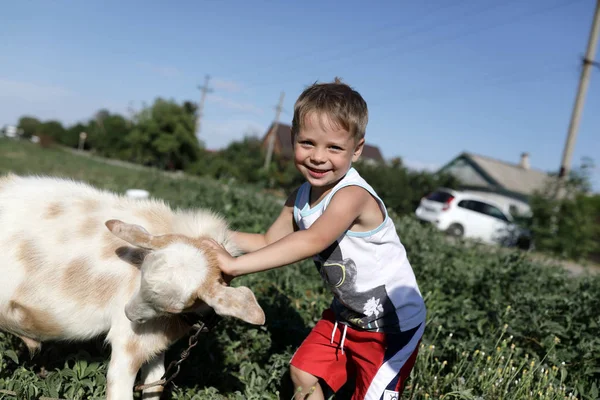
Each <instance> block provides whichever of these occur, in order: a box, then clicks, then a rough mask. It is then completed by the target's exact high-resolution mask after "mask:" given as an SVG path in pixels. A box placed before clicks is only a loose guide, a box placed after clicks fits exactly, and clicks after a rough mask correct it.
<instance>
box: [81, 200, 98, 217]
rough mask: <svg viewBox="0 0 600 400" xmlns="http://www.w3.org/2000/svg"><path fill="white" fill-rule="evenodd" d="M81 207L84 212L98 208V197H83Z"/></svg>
mask: <svg viewBox="0 0 600 400" xmlns="http://www.w3.org/2000/svg"><path fill="white" fill-rule="evenodd" d="M81 208H82V209H83V211H84V212H85V213H87V214H89V213H92V212H94V211H96V210H98V208H100V202H99V201H98V199H93V198H89V199H83V200H82V202H81Z"/></svg>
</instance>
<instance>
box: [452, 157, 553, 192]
mask: <svg viewBox="0 0 600 400" xmlns="http://www.w3.org/2000/svg"><path fill="white" fill-rule="evenodd" d="M462 156H464V157H466V158H468V159H470V160H471V161H472V162H473V163H475V164H476V165H477V166H479V168H480V169H481V170H483V172H484V173H485V174H487V175H488V177H487V178H491V179H492V180H493V181H495V183H496V184H497V185H499V186H501V187H503V188H504V189H506V190H509V191H511V192H516V193H522V194H524V195H531V194H533V192H534V191H536V190H541V189H543V188H544V186H545V185H546V183H547V180H548V178H549V175H548V174H547V173H546V172H544V171H541V170H538V169H533V168H523V167H522V166H520V165H519V164H513V163H509V162H506V161H501V160H496V159H494V158H490V157H486V156H482V155H478V154H473V153H466V152H465V153H463V154H462ZM488 180H489V179H488Z"/></svg>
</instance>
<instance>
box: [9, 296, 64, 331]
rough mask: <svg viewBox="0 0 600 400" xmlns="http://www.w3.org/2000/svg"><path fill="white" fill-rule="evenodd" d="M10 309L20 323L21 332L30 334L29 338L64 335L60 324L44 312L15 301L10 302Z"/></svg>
mask: <svg viewBox="0 0 600 400" xmlns="http://www.w3.org/2000/svg"><path fill="white" fill-rule="evenodd" d="M8 307H9V310H10V311H11V312H12V313H13V315H14V316H15V319H16V320H17V321H18V325H19V327H20V328H21V330H22V331H23V332H26V333H28V334H29V335H28V336H32V337H38V338H55V337H58V336H60V334H61V333H62V329H61V328H60V324H58V323H57V322H56V321H54V320H53V319H52V316H51V315H50V314H47V313H45V312H44V311H42V310H39V309H35V308H33V307H29V306H25V305H23V304H20V303H18V302H17V301H14V300H11V301H9V302H8Z"/></svg>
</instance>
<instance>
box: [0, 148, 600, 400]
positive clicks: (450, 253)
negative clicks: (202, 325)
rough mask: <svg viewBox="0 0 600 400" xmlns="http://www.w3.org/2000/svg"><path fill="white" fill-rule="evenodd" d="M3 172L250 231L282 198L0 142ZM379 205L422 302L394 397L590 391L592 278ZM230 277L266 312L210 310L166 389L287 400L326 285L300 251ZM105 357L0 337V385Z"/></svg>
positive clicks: (39, 385)
mask: <svg viewBox="0 0 600 400" xmlns="http://www.w3.org/2000/svg"><path fill="white" fill-rule="evenodd" d="M32 160H35V161H32ZM7 171H13V172H15V173H19V174H32V173H44V174H51V175H59V176H68V177H72V178H75V179H82V180H85V181H88V182H91V183H93V184H95V185H98V186H99V187H102V188H107V189H111V190H115V191H117V192H120V193H122V192H123V191H124V190H126V189H127V188H131V187H138V188H145V189H147V190H149V191H150V192H151V193H152V195H153V196H157V197H161V198H164V199H165V200H166V201H168V202H169V203H170V204H171V205H173V206H176V207H208V208H211V209H214V210H217V211H220V212H222V213H223V214H224V215H225V216H226V217H227V218H228V220H229V221H231V222H232V224H233V227H234V228H235V229H242V230H245V231H251V232H258V231H263V230H264V229H265V228H266V227H267V226H268V225H269V224H270V223H271V222H272V219H274V218H275V215H276V214H277V213H278V211H279V208H280V206H281V199H279V198H274V197H272V196H270V195H268V194H266V193H265V192H264V191H263V190H262V189H260V188H256V187H252V186H250V185H245V184H241V183H240V184H236V185H227V184H224V183H223V182H219V181H215V180H211V179H205V178H198V177H194V178H191V177H181V176H180V175H177V174H173V173H166V172H161V171H159V170H157V169H143V168H140V167H137V166H132V165H130V166H127V167H123V166H112V165H107V164H106V162H98V161H96V160H94V159H93V158H91V157H76V156H71V155H69V154H68V153H67V152H65V151H62V150H58V149H47V150H43V149H41V148H40V147H38V146H34V145H33V144H31V143H19V142H16V141H9V140H1V141H0V173H3V172H7ZM390 211H391V210H390ZM390 215H391V216H392V217H393V218H394V220H395V221H396V223H397V228H398V232H399V235H400V237H401V239H402V241H403V243H404V244H405V246H406V248H407V252H408V255H409V259H410V262H411V264H412V265H413V267H414V270H415V273H416V275H417V279H418V281H419V283H420V287H421V291H422V293H423V295H424V296H425V301H426V304H427V307H428V321H427V328H426V331H425V336H424V338H423V347H422V348H421V352H420V355H419V357H418V359H417V365H416V367H415V369H414V371H413V374H412V378H411V380H410V381H409V383H408V386H407V389H406V397H407V398H408V396H411V395H412V396H413V397H412V398H414V399H426V398H446V399H451V398H461V399H476V398H486V399H487V398H490V399H519V400H521V399H527V400H529V399H531V400H533V399H553V400H554V399H564V398H565V397H566V396H569V395H573V396H577V398H581V399H592V398H597V393H598V381H599V380H600V369H599V368H598V362H597V354H598V352H600V339H599V338H598V334H597V333H598V329H599V326H600V315H599V314H598V312H597V310H598V309H600V277H598V276H583V277H579V278H573V277H571V276H569V275H568V273H567V272H566V271H564V270H562V269H560V268H559V267H556V266H551V265H541V264H539V263H536V262H532V261H531V260H530V259H529V258H528V255H527V254H524V253H519V252H516V251H502V252H497V253H493V252H490V251H489V250H483V249H482V248H480V247H478V246H465V245H462V244H461V243H458V244H453V243H450V242H448V241H447V240H444V237H443V236H442V235H441V234H440V233H438V232H436V231H434V230H433V229H432V228H430V227H427V226H422V225H421V224H419V223H418V222H416V221H415V220H414V219H413V218H412V217H410V216H404V217H398V216H397V215H395V214H394V213H393V212H391V213H390ZM237 284H243V285H248V286H249V287H251V288H252V290H253V291H254V292H255V293H256V296H257V299H258V301H259V302H260V304H261V306H262V307H263V308H264V310H265V313H266V316H267V323H266V324H265V326H261V327H254V326H250V325H247V324H243V323H240V322H239V321H235V320H232V319H228V318H224V319H222V320H221V322H220V323H219V324H218V325H217V326H216V328H215V330H214V331H212V332H211V333H208V334H205V335H203V336H201V339H200V342H199V344H198V346H196V347H195V348H194V350H193V351H192V353H191V356H190V358H188V360H186V362H185V363H184V364H182V370H181V373H180V374H179V375H178V376H177V378H176V379H175V381H174V384H175V385H176V387H175V386H169V391H168V394H167V395H168V397H170V398H172V399H189V400H192V399H194V400H196V399H265V400H266V399H291V397H292V395H293V388H292V387H291V385H290V383H289V382H290V380H289V374H288V361H289V359H290V357H291V355H292V354H293V352H294V351H295V349H296V348H297V346H298V345H299V344H300V343H301V342H302V340H303V339H304V337H305V336H306V334H307V333H308V332H309V330H310V329H311V328H312V327H313V326H314V324H315V323H316V321H317V320H318V318H319V316H320V313H321V311H322V310H323V309H324V308H325V307H327V306H328V304H329V302H330V295H329V294H328V293H327V291H326V290H325V289H324V287H323V285H322V283H321V281H320V277H319V275H318V274H317V272H316V270H315V269H314V266H312V264H311V262H309V261H304V262H300V263H298V264H296V265H293V266H289V267H286V268H281V269H278V270H274V271H268V272H265V273H261V274H254V275H250V276H246V277H243V278H240V279H239V282H237V281H234V285H237ZM185 342H186V341H185V340H182V341H180V342H178V343H176V344H175V345H174V346H173V347H172V348H171V349H170V350H169V352H168V353H167V362H169V361H170V360H173V359H175V358H176V357H178V356H179V354H180V352H181V351H182V350H183V349H184V348H185V347H187V346H186V343H185ZM513 345H514V347H513ZM108 354H109V349H106V348H105V347H104V346H103V345H102V342H101V338H100V339H98V340H96V341H90V342H88V343H82V344H67V343H63V344H58V343H46V344H45V345H44V347H43V350H42V352H41V353H40V354H39V355H37V356H36V357H35V358H33V359H32V360H29V359H28V356H27V354H26V350H25V349H24V348H23V346H22V345H21V344H20V343H19V341H18V340H17V339H16V338H15V337H13V336H11V335H8V334H0V389H6V390H13V391H18V392H19V393H20V394H21V397H20V398H26V399H28V398H34V396H36V395H39V394H43V395H46V396H61V397H67V398H97V397H100V396H102V395H103V393H104V389H105V381H104V378H103V374H104V373H105V368H106V362H107V359H108ZM532 363H533V364H532ZM512 368H514V370H513V369H512ZM351 389H352V382H349V383H348V384H347V385H346V386H345V387H344V388H343V389H342V391H341V393H338V394H337V395H336V396H335V397H336V398H346V396H347V395H348V393H349V392H350V390H351ZM140 397H141V396H139V394H137V398H140Z"/></svg>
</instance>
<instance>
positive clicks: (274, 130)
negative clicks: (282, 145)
mask: <svg viewBox="0 0 600 400" xmlns="http://www.w3.org/2000/svg"><path fill="white" fill-rule="evenodd" d="M284 97H285V92H281V95H280V96H279V104H277V107H275V120H274V121H273V126H272V127H271V132H269V147H268V149H267V156H266V157H265V165H264V167H263V168H264V169H268V168H269V164H271V157H272V156H273V147H275V135H276V134H277V125H278V124H279V116H280V115H281V110H283V99H284Z"/></svg>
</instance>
